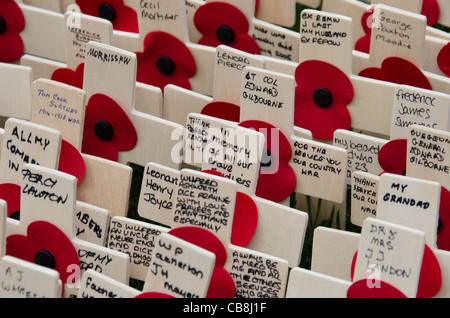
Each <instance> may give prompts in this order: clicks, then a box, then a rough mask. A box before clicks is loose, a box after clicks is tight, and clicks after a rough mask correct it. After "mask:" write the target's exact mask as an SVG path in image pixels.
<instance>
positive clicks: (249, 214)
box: [202, 170, 258, 247]
mask: <svg viewBox="0 0 450 318" xmlns="http://www.w3.org/2000/svg"><path fill="white" fill-rule="evenodd" d="M202 172H203V173H208V174H211V175H215V176H218V177H222V178H224V175H223V174H222V173H220V172H218V171H215V170H203V171H202ZM257 225H258V207H257V206H256V204H255V202H254V201H253V199H252V198H251V197H250V196H248V195H247V194H245V193H242V192H237V193H236V204H235V207H234V215H233V228H232V231H231V239H230V242H231V244H233V245H236V246H240V247H246V246H247V245H248V244H249V243H250V241H251V239H252V238H253V235H254V234H255V231H256V227H257Z"/></svg>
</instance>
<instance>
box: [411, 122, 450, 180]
mask: <svg viewBox="0 0 450 318" xmlns="http://www.w3.org/2000/svg"><path fill="white" fill-rule="evenodd" d="M409 131H410V133H409V136H408V137H407V140H408V146H407V153H406V156H407V165H406V175H407V176H410V177H414V178H420V179H424V180H430V181H436V182H439V183H440V184H441V185H442V186H443V187H445V188H447V189H450V182H449V180H448V173H449V171H450V170H449V166H450V161H449V156H448V155H447V154H448V151H447V149H448V141H449V140H450V134H449V132H448V131H443V130H438V129H433V128H428V127H423V126H418V125H412V126H410V130H409Z"/></svg>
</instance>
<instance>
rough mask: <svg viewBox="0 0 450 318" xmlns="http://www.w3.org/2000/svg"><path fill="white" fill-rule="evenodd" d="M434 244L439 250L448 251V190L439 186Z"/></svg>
mask: <svg viewBox="0 0 450 318" xmlns="http://www.w3.org/2000/svg"><path fill="white" fill-rule="evenodd" d="M436 246H437V248H438V249H440V250H444V251H450V191H449V190H447V189H446V188H445V187H441V200H440V206H439V227H438V232H437V240H436Z"/></svg>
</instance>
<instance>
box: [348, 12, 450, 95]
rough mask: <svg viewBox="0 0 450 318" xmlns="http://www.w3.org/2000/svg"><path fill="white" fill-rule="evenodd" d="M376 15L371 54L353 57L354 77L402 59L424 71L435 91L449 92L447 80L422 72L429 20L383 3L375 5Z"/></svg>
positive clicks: (440, 76) (446, 78)
mask: <svg viewBox="0 0 450 318" xmlns="http://www.w3.org/2000/svg"><path fill="white" fill-rule="evenodd" d="M373 12H374V14H373V16H372V18H373V24H372V32H371V40H370V43H371V51H370V54H368V55H367V54H366V55H362V54H361V55H355V56H354V57H355V58H354V61H353V62H354V63H353V71H354V72H355V74H359V73H360V72H361V71H363V70H364V69H366V68H369V67H381V66H382V63H383V61H384V60H385V59H386V58H389V57H400V58H402V59H405V60H407V61H409V62H411V63H412V64H414V65H415V66H416V67H417V68H418V69H419V70H421V71H422V73H423V74H424V76H425V77H426V78H427V79H428V81H429V82H430V85H431V87H432V89H433V90H435V91H438V92H443V93H446V94H448V93H450V81H449V79H448V77H446V76H442V75H437V74H435V73H431V72H428V71H425V70H423V60H424V52H425V48H426V42H425V40H424V39H425V33H426V18H425V17H424V16H422V15H419V14H413V13H411V12H408V11H405V10H401V9H397V8H394V7H390V6H386V5H383V4H377V5H376V6H374V9H373ZM386 21H389V22H390V23H389V22H386ZM391 21H392V22H391ZM394 22H395V23H394ZM387 23H389V24H387Z"/></svg>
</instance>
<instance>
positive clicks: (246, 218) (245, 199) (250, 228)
mask: <svg viewBox="0 0 450 318" xmlns="http://www.w3.org/2000/svg"><path fill="white" fill-rule="evenodd" d="M257 225H258V208H257V206H256V204H255V202H254V201H253V199H252V198H251V197H249V196H248V195H246V194H245V193H242V192H237V194H236V207H235V209H234V216H233V229H232V232H231V240H230V241H231V244H233V245H236V246H240V247H246V246H247V245H248V244H249V243H250V241H251V239H252V238H253V235H254V234H255V231H256V227H257Z"/></svg>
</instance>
